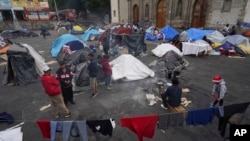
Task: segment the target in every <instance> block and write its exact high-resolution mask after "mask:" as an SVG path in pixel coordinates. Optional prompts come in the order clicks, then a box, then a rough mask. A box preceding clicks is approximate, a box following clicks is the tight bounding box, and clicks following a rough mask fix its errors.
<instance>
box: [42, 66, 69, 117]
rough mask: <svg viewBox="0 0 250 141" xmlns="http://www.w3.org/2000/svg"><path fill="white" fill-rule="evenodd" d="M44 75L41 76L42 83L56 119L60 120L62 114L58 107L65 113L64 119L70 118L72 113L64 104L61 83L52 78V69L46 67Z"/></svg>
mask: <svg viewBox="0 0 250 141" xmlns="http://www.w3.org/2000/svg"><path fill="white" fill-rule="evenodd" d="M43 72H44V74H43V75H42V76H41V78H40V79H41V82H42V85H43V88H44V91H45V93H46V94H47V95H48V97H49V100H50V104H51V109H52V113H53V115H54V117H55V118H59V116H60V113H59V111H58V109H57V107H60V108H61V110H62V111H63V113H64V117H70V116H71V113H70V112H69V110H68V109H67V107H66V106H65V104H64V101H63V97H62V94H61V89H60V82H59V81H58V80H57V79H56V78H54V77H52V76H51V69H50V68H49V67H48V66H46V67H44V68H43Z"/></svg>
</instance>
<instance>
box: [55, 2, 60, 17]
mask: <svg viewBox="0 0 250 141" xmlns="http://www.w3.org/2000/svg"><path fill="white" fill-rule="evenodd" d="M54 4H55V9H56V16H57V20H58V21H59V20H60V18H59V15H58V9H57V4H56V0H54Z"/></svg>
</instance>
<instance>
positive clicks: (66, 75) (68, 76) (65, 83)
mask: <svg viewBox="0 0 250 141" xmlns="http://www.w3.org/2000/svg"><path fill="white" fill-rule="evenodd" d="M59 65H60V68H59V69H58V70H57V71H56V79H57V80H59V81H60V84H61V90H62V94H63V99H64V103H65V104H66V105H68V103H69V102H70V103H71V104H75V102H74V100H73V88H72V78H73V73H72V71H71V69H70V68H68V67H67V66H66V63H65V62H64V61H60V62H59Z"/></svg>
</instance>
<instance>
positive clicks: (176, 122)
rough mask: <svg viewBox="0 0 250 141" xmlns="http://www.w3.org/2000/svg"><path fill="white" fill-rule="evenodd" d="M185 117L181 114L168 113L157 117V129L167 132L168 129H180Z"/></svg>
mask: <svg viewBox="0 0 250 141" xmlns="http://www.w3.org/2000/svg"><path fill="white" fill-rule="evenodd" d="M184 120H185V116H184V115H183V113H170V114H163V115H159V126H158V127H159V128H160V129H163V130H167V129H168V128H169V127H182V126H183V124H184Z"/></svg>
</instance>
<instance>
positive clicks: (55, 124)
mask: <svg viewBox="0 0 250 141" xmlns="http://www.w3.org/2000/svg"><path fill="white" fill-rule="evenodd" d="M62 130H63V121H50V140H51V141H54V140H55V139H56V132H62Z"/></svg>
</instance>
